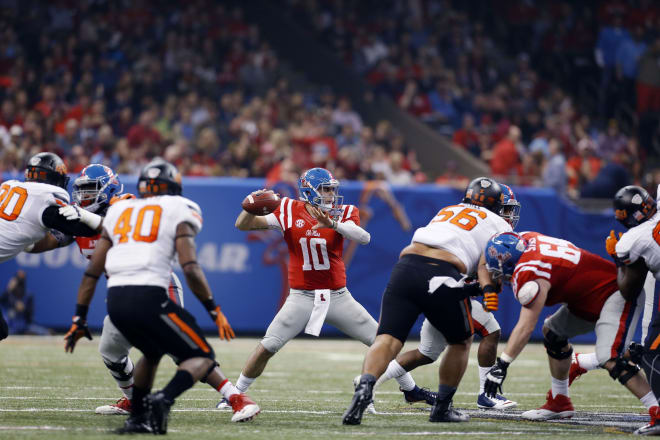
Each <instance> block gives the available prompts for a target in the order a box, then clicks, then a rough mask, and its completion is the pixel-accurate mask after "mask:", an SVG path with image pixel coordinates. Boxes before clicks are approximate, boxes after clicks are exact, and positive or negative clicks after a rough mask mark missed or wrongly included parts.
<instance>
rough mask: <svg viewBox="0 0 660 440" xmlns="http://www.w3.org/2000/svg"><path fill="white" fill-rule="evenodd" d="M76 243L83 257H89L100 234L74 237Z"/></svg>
mask: <svg viewBox="0 0 660 440" xmlns="http://www.w3.org/2000/svg"><path fill="white" fill-rule="evenodd" d="M74 238H75V239H76V243H77V244H78V249H80V253H81V254H82V255H83V257H85V258H87V259H90V258H92V254H93V253H94V249H95V248H96V242H97V241H98V240H99V238H101V234H96V235H95V236H93V237H74Z"/></svg>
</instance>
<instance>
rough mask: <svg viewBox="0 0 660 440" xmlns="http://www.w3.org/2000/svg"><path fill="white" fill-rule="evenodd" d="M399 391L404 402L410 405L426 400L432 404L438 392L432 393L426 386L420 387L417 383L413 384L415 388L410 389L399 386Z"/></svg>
mask: <svg viewBox="0 0 660 440" xmlns="http://www.w3.org/2000/svg"><path fill="white" fill-rule="evenodd" d="M399 391H401V392H402V393H403V398H404V399H405V401H406V403H409V404H411V405H412V404H413V403H416V402H426V404H428V405H434V404H435V399H436V398H437V397H438V393H434V392H433V391H431V390H429V389H428V388H420V387H418V386H417V385H415V388H413V389H412V390H410V391H406V390H403V389H401V388H399Z"/></svg>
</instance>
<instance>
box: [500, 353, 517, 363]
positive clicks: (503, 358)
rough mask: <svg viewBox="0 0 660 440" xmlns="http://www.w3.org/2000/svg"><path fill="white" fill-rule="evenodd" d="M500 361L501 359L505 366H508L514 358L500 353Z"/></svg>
mask: <svg viewBox="0 0 660 440" xmlns="http://www.w3.org/2000/svg"><path fill="white" fill-rule="evenodd" d="M500 359H501V360H502V361H504V362H506V363H507V364H510V363H511V362H513V359H514V358H512V357H511V356H509V355H508V354H506V353H504V352H502V354H501V355H500Z"/></svg>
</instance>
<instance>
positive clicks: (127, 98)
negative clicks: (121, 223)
mask: <svg viewBox="0 0 660 440" xmlns="http://www.w3.org/2000/svg"><path fill="white" fill-rule="evenodd" d="M182 4H183V3H182ZM78 6H80V7H75V5H73V4H72V3H71V2H66V1H60V2H54V3H53V4H52V5H51V6H50V7H49V8H34V9H29V8H25V9H23V7H22V6H21V5H17V6H16V7H15V8H7V9H4V10H3V14H2V18H0V25H1V27H2V29H4V31H3V38H2V42H0V102H1V104H0V142H1V143H2V148H1V153H0V171H2V172H8V173H19V172H21V171H22V170H23V169H24V167H25V161H26V160H27V158H29V157H30V156H31V155H33V154H35V153H36V152H38V151H42V150H46V151H53V152H56V153H57V154H59V155H60V156H62V157H64V158H65V160H66V162H67V165H68V168H69V171H70V172H74V173H75V172H79V171H80V170H81V169H82V168H83V167H84V166H85V165H87V164H89V163H90V162H94V163H103V164H106V165H108V166H111V167H112V168H113V169H116V170H117V171H118V172H120V173H128V174H136V173H137V172H138V171H139V169H140V168H141V167H142V166H143V165H144V164H145V163H146V162H148V161H149V160H150V159H151V158H152V157H154V156H163V157H165V158H166V159H167V160H169V161H171V162H173V163H175V164H176V165H177V167H178V168H179V169H180V170H181V171H182V173H183V174H185V175H190V176H237V177H248V176H268V178H269V179H279V178H287V176H293V175H295V176H296V179H297V176H299V174H300V172H301V171H302V170H303V169H305V168H308V167H311V166H317V165H318V166H326V167H329V168H331V169H333V170H336V174H337V177H338V178H346V179H367V178H385V179H387V180H389V181H391V182H393V183H402V184H407V183H412V182H413V181H414V180H415V179H417V180H424V179H425V176H424V175H423V174H422V173H421V171H420V170H419V168H420V167H419V164H418V163H417V161H416V159H415V156H414V154H413V153H412V152H408V151H407V149H406V146H405V143H404V140H403V138H402V136H401V135H400V134H398V133H397V132H396V130H394V129H393V127H392V126H391V125H390V124H389V123H387V122H382V123H380V124H378V125H377V126H376V127H369V126H366V125H364V124H363V123H362V119H361V118H360V116H359V115H358V114H357V113H356V112H354V111H353V110H352V109H351V104H350V102H349V101H348V100H346V99H343V98H341V97H336V96H335V95H333V94H332V92H330V91H324V92H322V93H318V94H303V93H300V92H297V91H296V90H293V89H292V88H291V87H290V86H289V84H288V82H287V80H286V79H283V78H282V75H281V74H280V69H279V60H278V57H277V55H276V54H275V53H274V52H273V50H271V48H270V47H269V45H268V43H267V42H266V41H264V40H263V39H262V38H261V37H260V35H259V30H258V28H257V27H256V26H253V25H251V24H249V23H247V22H246V21H245V19H244V17H243V12H242V10H241V9H240V8H233V9H228V8H226V7H225V6H223V5H222V4H217V3H215V2H211V1H197V2H190V3H186V4H185V5H183V7H181V5H176V4H173V5H171V6H167V5H159V6H158V7H156V6H155V5H154V4H153V3H150V2H146V1H135V2H106V3H104V2H98V3H95V2H81V3H80V4H79V5H78ZM28 21H29V23H30V26H25V23H26V22H28ZM28 29H29V30H30V31H28ZM37 29H38V30H39V31H38V32H36V33H34V31H35V30H37Z"/></svg>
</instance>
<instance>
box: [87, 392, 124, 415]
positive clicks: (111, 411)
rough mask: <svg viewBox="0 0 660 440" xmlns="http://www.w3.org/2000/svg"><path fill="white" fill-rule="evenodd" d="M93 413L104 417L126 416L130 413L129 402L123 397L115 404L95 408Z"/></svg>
mask: <svg viewBox="0 0 660 440" xmlns="http://www.w3.org/2000/svg"><path fill="white" fill-rule="evenodd" d="M94 412H95V413H96V414H103V415H105V416H114V415H116V416H126V415H129V414H130V413H131V401H130V400H128V399H127V398H126V397H125V396H124V397H122V398H121V399H119V400H118V401H117V403H113V404H112V405H103V406H99V407H97V408H96V410H94Z"/></svg>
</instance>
